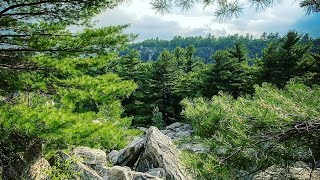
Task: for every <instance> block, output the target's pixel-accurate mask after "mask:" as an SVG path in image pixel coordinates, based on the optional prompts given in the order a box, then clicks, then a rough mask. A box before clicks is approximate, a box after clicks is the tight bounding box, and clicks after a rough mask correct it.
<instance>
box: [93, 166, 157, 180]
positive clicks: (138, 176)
mask: <svg viewBox="0 0 320 180" xmlns="http://www.w3.org/2000/svg"><path fill="white" fill-rule="evenodd" d="M96 171H97V173H98V174H99V175H100V176H101V177H102V178H103V179H104V180H161V178H159V177H156V176H152V175H150V174H146V173H141V172H135V171H131V169H130V168H129V167H120V166H114V167H111V168H109V167H104V166H96Z"/></svg>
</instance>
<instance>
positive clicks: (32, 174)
mask: <svg viewBox="0 0 320 180" xmlns="http://www.w3.org/2000/svg"><path fill="white" fill-rule="evenodd" d="M50 169H51V166H50V164H49V162H48V161H47V160H46V159H44V158H40V159H38V160H36V161H34V162H33V163H32V164H31V165H30V166H29V167H28V170H27V174H26V175H25V178H26V179H30V180H45V179H47V178H48V175H47V174H48V172H49V171H50Z"/></svg>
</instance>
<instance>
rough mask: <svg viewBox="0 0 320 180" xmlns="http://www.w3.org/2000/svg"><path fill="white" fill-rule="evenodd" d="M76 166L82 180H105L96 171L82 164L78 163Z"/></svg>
mask: <svg viewBox="0 0 320 180" xmlns="http://www.w3.org/2000/svg"><path fill="white" fill-rule="evenodd" d="M74 166H75V171H76V172H78V173H79V175H78V176H79V177H80V179H81V180H103V178H102V177H100V176H99V174H98V173H97V172H96V171H95V170H93V169H92V168H90V167H88V166H86V165H85V164H83V163H81V162H76V163H75V165H74Z"/></svg>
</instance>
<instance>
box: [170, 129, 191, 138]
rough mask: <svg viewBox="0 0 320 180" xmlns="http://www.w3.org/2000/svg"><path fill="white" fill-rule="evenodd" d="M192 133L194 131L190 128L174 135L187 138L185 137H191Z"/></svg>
mask: <svg viewBox="0 0 320 180" xmlns="http://www.w3.org/2000/svg"><path fill="white" fill-rule="evenodd" d="M191 133H192V131H190V130H188V131H180V132H177V133H176V134H175V135H174V136H175V138H185V137H190V136H191Z"/></svg>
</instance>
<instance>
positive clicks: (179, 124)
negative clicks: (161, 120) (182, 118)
mask: <svg viewBox="0 0 320 180" xmlns="http://www.w3.org/2000/svg"><path fill="white" fill-rule="evenodd" d="M182 125H183V124H182V123H180V122H176V123H173V124H171V125H169V126H167V127H166V129H169V130H175V129H177V128H180V127H181V126H182Z"/></svg>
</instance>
